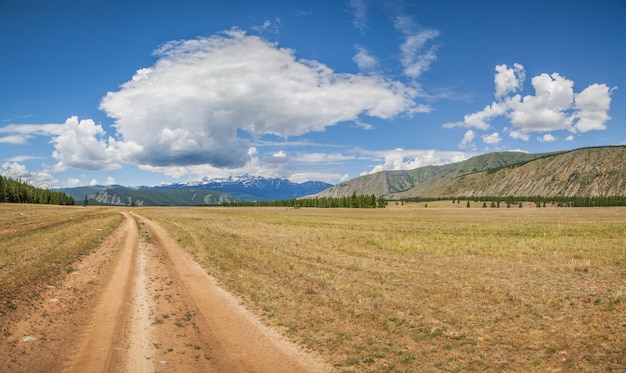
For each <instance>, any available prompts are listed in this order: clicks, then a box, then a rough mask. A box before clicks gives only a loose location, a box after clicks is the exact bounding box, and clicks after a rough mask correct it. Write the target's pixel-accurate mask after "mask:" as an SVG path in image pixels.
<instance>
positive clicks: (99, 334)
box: [0, 213, 332, 372]
mask: <svg viewBox="0 0 626 373" xmlns="http://www.w3.org/2000/svg"><path fill="white" fill-rule="evenodd" d="M124 215H125V221H124V223H123V224H122V226H120V227H119V228H118V229H117V230H116V231H115V232H114V234H112V235H111V236H110V237H109V238H108V239H107V240H106V241H105V242H104V243H103V244H102V245H101V246H100V247H99V248H98V249H97V250H96V251H95V252H94V253H92V254H90V255H88V256H87V257H85V258H83V260H82V261H81V262H80V263H78V264H77V265H76V266H75V267H76V268H77V271H75V272H73V273H71V274H69V275H68V277H67V278H66V279H65V280H64V281H63V283H62V284H57V285H55V286H48V288H47V290H46V291H44V293H43V294H42V295H41V297H40V298H37V299H35V300H33V301H31V302H30V303H29V305H24V306H23V307H21V309H20V311H19V313H18V314H16V315H13V320H12V325H11V326H10V327H6V326H5V328H4V333H5V335H4V341H3V343H2V344H1V345H0V372H1V371H29V372H44V371H45V372H55V371H56V372H326V371H331V370H332V368H331V367H330V366H328V365H327V364H325V363H323V362H322V361H321V360H319V359H317V358H315V357H313V356H312V355H310V354H307V353H305V352H303V351H302V350H301V349H299V348H298V347H297V346H295V345H294V344H291V343H289V342H288V341H286V340H285V339H283V338H282V337H281V336H280V335H279V334H278V333H276V332H275V331H273V330H271V329H269V328H267V327H265V326H264V325H262V324H261V323H260V322H259V321H258V319H257V318H256V317H255V316H254V315H252V314H251V313H250V312H249V311H247V310H246V309H245V308H243V307H242V306H241V305H240V304H239V302H238V301H237V299H235V298H234V297H233V296H232V295H230V294H229V293H227V292H226V291H224V290H222V289H221V288H220V287H218V286H217V285H216V283H215V281H214V280H213V278H211V277H210V276H209V275H207V273H206V272H205V271H204V270H203V269H202V268H201V267H200V266H199V265H197V264H196V263H195V262H194V261H193V260H191V258H190V257H189V256H188V255H187V254H186V253H184V252H183V251H182V250H181V249H180V248H179V247H178V245H177V244H176V243H175V242H173V241H172V240H171V239H170V238H169V237H168V236H167V234H166V233H165V232H164V231H163V230H162V229H161V228H160V227H158V226H157V225H156V224H154V223H153V222H151V221H150V220H148V219H145V218H144V217H141V216H138V215H135V214H132V213H124Z"/></svg>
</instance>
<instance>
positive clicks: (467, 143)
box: [458, 130, 476, 150]
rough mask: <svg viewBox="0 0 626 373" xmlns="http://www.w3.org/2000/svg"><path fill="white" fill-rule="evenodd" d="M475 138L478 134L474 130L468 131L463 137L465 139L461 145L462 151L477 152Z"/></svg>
mask: <svg viewBox="0 0 626 373" xmlns="http://www.w3.org/2000/svg"><path fill="white" fill-rule="evenodd" d="M474 137H476V133H475V132H474V131H472V130H467V131H466V132H465V134H464V135H463V139H462V140H461V142H460V143H459V145H458V146H459V148H460V149H471V150H476V144H474V142H473V141H474Z"/></svg>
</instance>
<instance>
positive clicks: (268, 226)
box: [139, 201, 626, 372]
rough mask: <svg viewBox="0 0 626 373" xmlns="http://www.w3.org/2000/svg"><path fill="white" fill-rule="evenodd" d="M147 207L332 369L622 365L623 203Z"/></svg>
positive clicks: (625, 325)
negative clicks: (361, 207) (360, 207)
mask: <svg viewBox="0 0 626 373" xmlns="http://www.w3.org/2000/svg"><path fill="white" fill-rule="evenodd" d="M478 206H479V205H478V204H476V205H475V206H472V208H470V209H468V208H466V207H465V206H464V205H463V207H460V206H459V205H452V203H451V202H449V201H448V202H431V203H430V204H429V206H428V208H425V207H424V204H407V205H402V206H394V205H390V206H389V207H388V208H386V209H378V210H357V209H352V210H347V209H341V210H333V209H298V210H288V209H279V208H166V209H163V208H145V209H141V210H139V213H140V214H142V215H145V216H147V217H149V218H150V219H153V220H154V221H156V222H158V223H159V224H160V225H162V226H163V227H164V228H165V229H166V230H167V232H168V233H169V235H170V236H171V237H172V238H174V239H176V240H177V241H178V243H179V244H180V245H181V246H182V247H183V248H184V249H186V250H187V251H188V252H190V253H191V254H192V255H193V256H194V257H195V258H196V260H197V261H198V262H199V263H200V264H201V265H202V266H204V267H205V268H206V269H207V270H208V271H209V273H211V274H212V275H214V276H215V277H217V278H218V280H219V281H220V283H221V284H222V285H223V286H224V287H225V288H226V289H228V290H230V291H232V292H234V293H236V294H237V295H239V296H240V297H242V298H243V299H244V302H245V303H246V304H247V306H248V307H249V308H250V309H252V310H254V311H256V312H259V313H260V314H261V315H262V317H263V318H264V319H265V320H266V321H267V322H268V323H270V324H272V325H275V326H277V327H279V329H281V330H282V331H283V332H284V333H285V334H287V335H288V336H289V337H290V338H291V339H293V340H296V341H298V342H299V343H301V344H303V345H305V346H306V347H307V348H309V349H312V350H315V351H319V352H320V353H321V354H322V356H324V357H326V359H327V360H328V361H329V362H330V363H332V364H333V365H335V367H337V369H338V370H340V371H358V372H362V371H374V372H383V371H623V369H624V366H626V343H625V341H626V299H624V297H625V296H626V293H625V290H626V289H625V287H626V244H625V243H626V209H624V208H535V207H532V206H534V204H528V205H527V206H525V208H518V207H515V208H509V209H507V208H500V209H492V208H486V209H485V208H479V207H478Z"/></svg>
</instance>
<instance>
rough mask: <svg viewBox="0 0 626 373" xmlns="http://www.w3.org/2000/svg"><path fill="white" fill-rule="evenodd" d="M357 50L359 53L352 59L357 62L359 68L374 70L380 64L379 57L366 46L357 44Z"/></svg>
mask: <svg viewBox="0 0 626 373" xmlns="http://www.w3.org/2000/svg"><path fill="white" fill-rule="evenodd" d="M356 50H357V53H356V54H355V55H354V57H352V60H353V61H354V63H356V64H357V66H358V67H359V70H361V71H372V70H374V69H375V68H376V67H377V66H378V59H376V57H374V56H372V55H371V54H370V52H369V51H368V50H367V49H366V48H365V47H363V46H360V45H357V47H356Z"/></svg>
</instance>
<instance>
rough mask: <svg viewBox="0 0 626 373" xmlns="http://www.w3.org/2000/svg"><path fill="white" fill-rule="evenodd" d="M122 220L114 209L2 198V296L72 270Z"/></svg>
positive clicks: (0, 252)
mask: <svg viewBox="0 0 626 373" xmlns="http://www.w3.org/2000/svg"><path fill="white" fill-rule="evenodd" d="M121 221H122V215H121V214H119V213H118V212H116V211H115V210H113V209H104V208H96V209H94V208H82V207H74V206H72V207H69V206H65V207H63V206H35V205H24V204H0V299H2V300H3V301H4V300H5V299H10V298H11V297H12V296H13V295H15V294H16V293H18V292H19V290H20V288H21V287H23V286H27V285H31V284H35V283H37V282H41V281H43V280H44V279H47V278H50V277H53V276H55V275H58V274H59V273H61V272H62V271H68V272H69V271H71V270H72V268H71V267H70V264H71V263H72V262H74V261H75V260H76V259H78V258H79V257H80V256H81V255H82V254H84V253H86V252H88V251H89V250H90V249H92V248H93V247H95V245H96V244H97V242H99V241H100V240H101V239H102V238H103V237H106V236H107V235H109V234H110V233H111V232H112V230H113V229H114V228H115V227H116V226H117V225H119V223H120V222H121Z"/></svg>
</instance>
